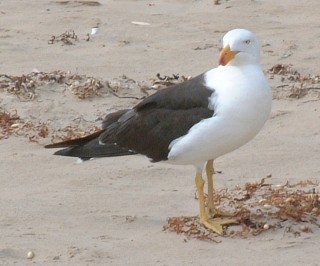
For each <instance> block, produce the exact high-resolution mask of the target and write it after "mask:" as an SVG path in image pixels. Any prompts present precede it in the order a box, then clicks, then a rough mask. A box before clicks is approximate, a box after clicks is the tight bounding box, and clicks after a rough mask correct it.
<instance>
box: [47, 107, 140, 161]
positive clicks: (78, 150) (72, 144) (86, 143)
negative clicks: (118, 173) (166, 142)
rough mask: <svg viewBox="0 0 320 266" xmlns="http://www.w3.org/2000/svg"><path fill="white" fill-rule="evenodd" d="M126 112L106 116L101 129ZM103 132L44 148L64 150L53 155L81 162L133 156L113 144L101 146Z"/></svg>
mask: <svg viewBox="0 0 320 266" xmlns="http://www.w3.org/2000/svg"><path fill="white" fill-rule="evenodd" d="M126 112H128V109H126V110H120V111H117V112H114V113H111V114H109V115H107V116H106V117H105V119H104V121H103V128H104V127H106V126H109V125H111V124H112V123H114V122H116V121H117V120H118V119H119V118H120V117H121V116H122V115H123V114H124V113H126ZM103 132H104V129H102V130H100V131H98V132H95V133H93V134H91V135H88V136H86V137H83V138H78V139H73V140H67V141H63V142H59V143H54V144H49V145H46V146H45V148H65V147H67V148H66V149H62V150H58V151H57V152H55V153H54V154H55V155H62V156H72V157H79V158H81V159H82V160H88V159H90V158H93V157H95V158H97V157H114V156H122V155H131V154H135V153H134V152H132V151H128V150H127V149H124V148H122V147H120V146H118V145H116V144H115V143H105V144H104V145H101V144H100V143H99V136H100V135H101V134H102V133H103Z"/></svg>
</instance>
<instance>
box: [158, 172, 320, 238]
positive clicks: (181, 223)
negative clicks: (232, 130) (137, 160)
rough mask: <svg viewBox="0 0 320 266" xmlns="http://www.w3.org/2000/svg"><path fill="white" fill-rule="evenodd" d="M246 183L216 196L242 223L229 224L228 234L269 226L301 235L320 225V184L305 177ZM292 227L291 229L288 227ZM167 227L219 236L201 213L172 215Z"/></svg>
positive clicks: (189, 234)
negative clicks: (203, 222) (206, 225)
mask: <svg viewBox="0 0 320 266" xmlns="http://www.w3.org/2000/svg"><path fill="white" fill-rule="evenodd" d="M270 178H271V176H267V177H265V178H262V179H261V181H260V182H259V183H246V184H245V185H244V186H242V187H240V186H236V187H234V188H233V189H231V190H226V189H223V190H220V191H219V192H218V193H216V194H215V196H214V202H215V204H216V205H217V206H219V207H220V208H223V209H227V211H230V210H231V211H232V213H233V214H234V217H235V218H237V220H238V221H239V225H236V226H230V227H227V228H226V230H225V234H224V236H225V237H242V238H243V237H249V236H256V235H259V234H261V233H263V232H266V231H267V230H274V231H276V230H281V229H282V230H283V229H285V233H292V234H293V235H294V236H299V235H300V234H301V233H312V232H313V230H316V229H317V228H319V227H320V197H319V184H318V183H316V182H314V181H312V180H303V181H300V182H297V183H293V184H290V183H289V182H287V183H286V184H284V185H273V184H270V183H266V181H267V180H268V181H269V180H270ZM288 228H289V230H288ZM164 230H168V231H172V232H176V233H177V234H183V235H186V236H187V237H188V238H196V239H206V240H215V241H216V240H217V235H216V234H214V233H212V232H211V231H210V230H208V229H206V228H204V227H203V226H202V225H201V224H200V223H199V220H198V218H197V217H184V216H183V217H171V218H169V219H168V223H167V224H166V225H165V226H164Z"/></svg>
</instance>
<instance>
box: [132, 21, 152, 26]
mask: <svg viewBox="0 0 320 266" xmlns="http://www.w3.org/2000/svg"><path fill="white" fill-rule="evenodd" d="M131 23H132V24H134V25H138V26H149V25H150V23H148V22H142V21H131Z"/></svg>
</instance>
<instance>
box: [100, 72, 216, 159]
mask: <svg viewBox="0 0 320 266" xmlns="http://www.w3.org/2000/svg"><path fill="white" fill-rule="evenodd" d="M212 93H213V91H212V90H210V89H208V88H207V87H205V86H204V84H203V75H200V76H198V77H196V78H194V79H192V80H189V81H186V82H183V83H181V84H178V85H175V86H172V87H169V88H166V89H163V90H161V91H159V92H157V93H155V94H153V95H151V96H150V97H148V98H146V99H145V100H144V101H142V102H141V103H139V104H138V105H137V106H135V107H134V108H133V109H132V110H130V111H129V112H127V113H125V114H124V115H123V116H121V117H120V119H119V120H118V121H117V122H116V123H113V124H112V125H110V126H109V127H107V128H106V130H105V132H104V133H103V134H101V136H100V140H101V141H102V142H115V143H117V144H118V145H119V146H121V147H124V148H127V149H130V150H133V151H135V152H137V153H141V154H144V155H146V156H148V157H149V158H151V159H152V161H154V162H157V161H162V160H167V156H168V153H169V149H168V147H169V144H170V143H171V141H172V140H174V139H176V138H179V137H181V136H183V135H185V134H187V132H188V131H189V129H190V128H191V127H192V126H193V125H194V124H196V123H198V122H200V121H201V120H202V119H205V118H209V117H211V116H212V115H213V110H210V109H209V108H208V105H209V100H208V98H209V97H210V96H211V94H212Z"/></svg>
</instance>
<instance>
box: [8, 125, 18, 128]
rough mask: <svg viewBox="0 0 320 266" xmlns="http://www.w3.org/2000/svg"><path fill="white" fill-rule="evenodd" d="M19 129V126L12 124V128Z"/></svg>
mask: <svg viewBox="0 0 320 266" xmlns="http://www.w3.org/2000/svg"><path fill="white" fill-rule="evenodd" d="M18 127H19V124H12V125H11V126H10V128H18Z"/></svg>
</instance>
